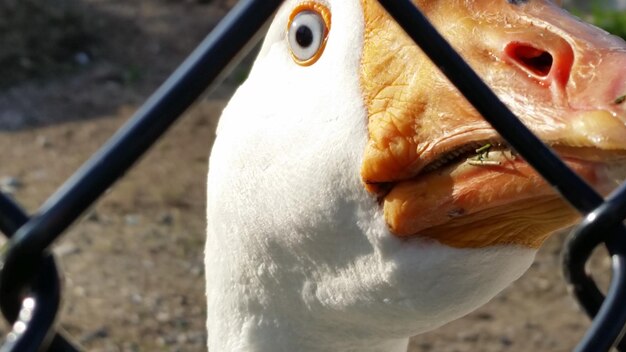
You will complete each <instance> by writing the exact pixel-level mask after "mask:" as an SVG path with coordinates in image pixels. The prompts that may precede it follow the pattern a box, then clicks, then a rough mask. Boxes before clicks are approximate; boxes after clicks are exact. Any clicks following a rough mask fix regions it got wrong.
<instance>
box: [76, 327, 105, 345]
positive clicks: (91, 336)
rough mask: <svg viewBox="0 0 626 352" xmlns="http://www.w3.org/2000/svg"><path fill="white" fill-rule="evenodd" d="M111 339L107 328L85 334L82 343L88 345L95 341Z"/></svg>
mask: <svg viewBox="0 0 626 352" xmlns="http://www.w3.org/2000/svg"><path fill="white" fill-rule="evenodd" d="M107 337H109V329H108V328H107V327H101V328H99V329H97V330H94V331H92V332H90V333H87V334H85V335H84V336H83V337H82V338H81V339H80V342H81V343H83V344H87V343H89V342H91V341H94V340H99V339H105V338H107Z"/></svg>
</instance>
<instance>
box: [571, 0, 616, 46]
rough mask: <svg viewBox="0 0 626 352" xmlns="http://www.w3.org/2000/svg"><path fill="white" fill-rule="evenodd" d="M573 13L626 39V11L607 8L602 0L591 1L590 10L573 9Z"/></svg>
mask: <svg viewBox="0 0 626 352" xmlns="http://www.w3.org/2000/svg"><path fill="white" fill-rule="evenodd" d="M571 11H572V13H574V14H575V15H577V16H579V17H580V18H582V19H584V20H585V21H587V22H589V23H592V24H594V25H596V26H598V27H600V28H602V29H604V30H606V31H607V32H609V33H612V34H615V35H617V36H620V37H622V38H624V39H626V11H624V10H614V9H610V8H607V6H606V5H604V4H603V1H601V0H594V1H591V2H590V10H586V11H583V10H580V9H577V8H573V9H571Z"/></svg>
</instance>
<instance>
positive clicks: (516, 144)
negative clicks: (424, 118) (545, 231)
mask: <svg viewBox="0 0 626 352" xmlns="http://www.w3.org/2000/svg"><path fill="white" fill-rule="evenodd" d="M378 1H379V2H380V3H381V5H383V7H384V8H385V9H386V10H387V12H389V14H390V15H391V16H392V17H393V18H394V19H395V20H396V21H397V22H398V24H400V26H402V28H403V29H404V30H405V31H406V33H407V34H408V35H409V36H410V37H411V38H412V39H413V40H414V41H415V43H416V44H417V45H419V47H420V48H421V49H422V50H423V51H424V53H426V55H428V57H429V58H430V59H431V60H432V61H433V62H434V63H435V64H436V65H437V66H438V67H439V69H440V70H441V71H442V72H443V73H444V74H445V75H446V77H448V79H449V80H450V82H452V83H453V84H454V85H455V86H456V87H457V88H458V89H459V91H460V92H461V93H463V95H464V96H465V98H466V99H467V100H468V101H469V102H470V103H471V104H472V105H473V106H474V107H475V108H476V110H478V112H480V113H481V115H482V116H483V117H484V118H485V120H487V121H488V122H489V123H490V124H491V125H492V126H493V128H494V129H495V130H496V131H498V133H499V134H500V135H501V136H502V137H504V139H506V141H507V142H508V143H509V144H510V145H511V146H512V147H513V148H514V149H515V150H516V151H517V152H518V153H519V154H520V155H521V156H522V157H523V158H524V159H525V160H526V161H528V163H529V164H530V165H531V166H532V167H533V168H534V169H535V170H537V172H539V173H540V174H541V175H542V176H543V177H544V178H545V179H546V181H547V182H548V183H549V184H551V185H552V186H553V187H554V188H555V189H556V190H557V191H558V192H559V193H560V194H561V195H562V196H563V197H564V198H565V199H566V200H567V201H568V202H569V203H570V204H572V205H573V206H574V207H575V208H576V209H578V210H579V211H580V212H581V213H583V214H586V213H588V212H591V211H593V210H594V209H595V208H597V207H598V206H599V205H600V204H601V203H602V201H603V198H602V197H601V196H600V195H599V194H598V193H596V192H595V191H594V190H593V189H592V188H591V187H590V186H589V185H588V184H587V183H586V182H585V181H583V180H582V179H581V178H580V177H579V176H578V175H577V174H575V173H574V172H573V171H572V170H570V169H569V168H568V167H567V165H565V163H564V162H563V161H562V160H561V159H559V157H557V156H556V155H555V154H554V152H552V150H551V149H550V148H548V147H547V146H546V145H545V144H543V142H542V141H541V140H540V139H539V138H537V136H535V135H534V134H533V133H532V132H531V131H530V130H529V129H528V128H527V127H526V126H524V124H522V123H521V122H520V121H519V119H518V118H517V117H516V116H515V115H514V114H513V113H512V112H511V111H510V110H509V109H508V108H507V107H506V105H504V103H502V102H501V101H500V99H499V98H498V97H497V96H496V95H495V93H493V92H492V91H491V89H490V88H489V87H487V85H486V84H485V83H484V82H483V81H482V80H481V79H480V77H479V76H478V75H477V74H476V73H475V72H474V70H472V68H471V67H470V66H469V65H468V64H467V63H466V62H465V60H463V58H462V57H461V56H460V55H459V54H458V53H457V52H456V51H455V50H454V49H453V48H452V46H451V45H450V44H449V43H448V42H447V41H446V40H445V39H444V38H443V37H442V36H441V34H439V32H437V30H436V29H435V28H434V27H433V25H432V24H430V22H429V21H428V19H427V18H426V17H425V16H424V15H423V14H422V13H421V12H420V11H419V10H418V9H417V8H416V7H415V5H414V4H413V3H412V2H411V1H410V0H378Z"/></svg>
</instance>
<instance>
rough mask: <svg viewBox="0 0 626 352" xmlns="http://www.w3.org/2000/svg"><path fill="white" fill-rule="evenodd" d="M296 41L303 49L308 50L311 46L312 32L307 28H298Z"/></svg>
mask: <svg viewBox="0 0 626 352" xmlns="http://www.w3.org/2000/svg"><path fill="white" fill-rule="evenodd" d="M296 41H297V42H298V44H299V45H300V46H301V47H303V48H308V47H309V46H310V45H311V44H313V31H311V28H309V27H307V26H300V27H298V29H297V30H296Z"/></svg>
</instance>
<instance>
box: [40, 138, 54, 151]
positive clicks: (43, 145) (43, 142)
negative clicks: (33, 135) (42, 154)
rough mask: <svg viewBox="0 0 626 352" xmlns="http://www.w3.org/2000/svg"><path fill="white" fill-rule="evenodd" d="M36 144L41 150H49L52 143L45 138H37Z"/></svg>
mask: <svg viewBox="0 0 626 352" xmlns="http://www.w3.org/2000/svg"><path fill="white" fill-rule="evenodd" d="M36 143H37V145H38V146H40V147H41V148H44V149H46V148H50V147H51V146H52V142H50V140H49V139H48V137H46V136H37V139H36Z"/></svg>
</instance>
